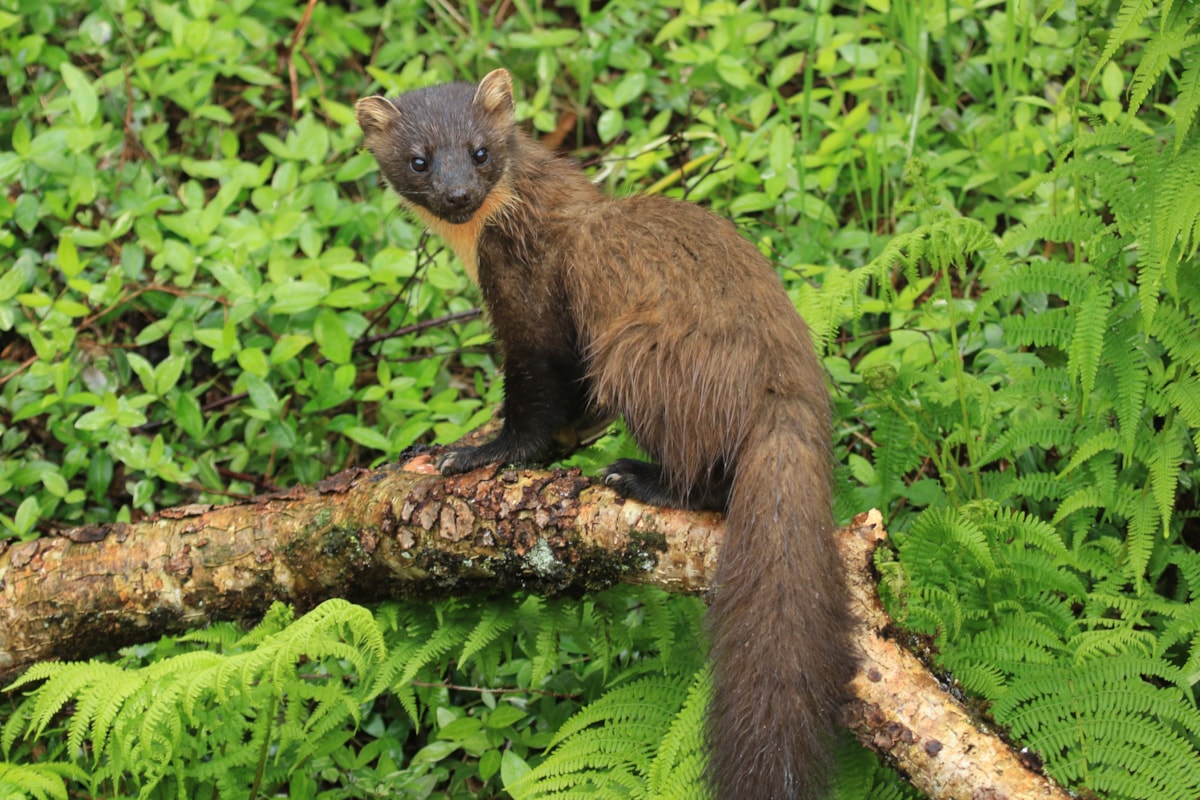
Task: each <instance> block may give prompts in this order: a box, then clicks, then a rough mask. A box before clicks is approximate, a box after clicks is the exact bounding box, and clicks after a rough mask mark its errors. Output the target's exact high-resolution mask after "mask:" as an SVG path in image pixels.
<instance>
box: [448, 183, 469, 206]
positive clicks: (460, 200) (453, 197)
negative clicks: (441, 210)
mask: <svg viewBox="0 0 1200 800" xmlns="http://www.w3.org/2000/svg"><path fill="white" fill-rule="evenodd" d="M470 199H471V194H470V192H468V191H467V190H466V189H464V188H462V187H461V186H460V187H458V188H456V189H451V190H450V191H449V192H447V193H446V205H448V206H450V207H451V208H463V207H464V206H466V205H467V202H468V201H469V200H470Z"/></svg>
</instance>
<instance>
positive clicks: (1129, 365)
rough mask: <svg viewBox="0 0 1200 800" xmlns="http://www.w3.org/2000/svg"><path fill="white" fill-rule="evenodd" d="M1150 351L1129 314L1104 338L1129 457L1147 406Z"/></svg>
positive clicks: (1123, 440)
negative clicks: (1148, 356)
mask: <svg viewBox="0 0 1200 800" xmlns="http://www.w3.org/2000/svg"><path fill="white" fill-rule="evenodd" d="M1147 355H1148V354H1147V353H1146V350H1145V339H1144V336H1143V334H1142V333H1141V332H1140V331H1139V330H1137V328H1136V327H1135V325H1134V324H1133V322H1132V320H1130V319H1129V318H1128V317H1127V318H1125V319H1124V320H1122V323H1121V325H1120V326H1119V327H1118V328H1117V330H1115V331H1113V332H1112V333H1110V335H1109V337H1108V338H1107V340H1106V341H1105V348H1104V362H1105V364H1106V365H1108V366H1109V371H1110V373H1111V375H1112V378H1113V380H1114V381H1115V384H1116V386H1115V389H1116V392H1115V394H1116V397H1115V398H1114V400H1115V401H1116V412H1117V422H1118V425H1119V430H1120V432H1121V452H1122V453H1123V454H1125V456H1126V462H1125V463H1126V465H1128V463H1129V460H1128V457H1129V455H1131V454H1132V453H1133V448H1134V444H1135V443H1136V441H1137V437H1138V435H1139V433H1140V432H1141V429H1142V428H1141V420H1142V414H1143V411H1144V410H1145V406H1146V386H1147V384H1148V382H1149V375H1148V374H1147V370H1146V359H1147Z"/></svg>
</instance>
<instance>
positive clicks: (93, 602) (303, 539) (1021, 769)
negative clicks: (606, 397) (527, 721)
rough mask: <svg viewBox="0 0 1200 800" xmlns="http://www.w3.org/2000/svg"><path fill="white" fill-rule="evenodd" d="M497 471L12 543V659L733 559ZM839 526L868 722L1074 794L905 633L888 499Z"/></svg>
mask: <svg viewBox="0 0 1200 800" xmlns="http://www.w3.org/2000/svg"><path fill="white" fill-rule="evenodd" d="M492 477H493V471H491V470H479V471H477V472H474V473H468V474H466V475H459V476H454V477H443V476H441V475H440V474H438V473H437V471H436V470H435V469H434V468H433V466H432V464H431V462H430V459H429V457H428V456H426V455H422V456H417V457H416V458H413V459H411V460H409V461H408V462H406V463H404V464H402V465H400V464H396V465H390V466H387V467H383V468H381V469H378V470H371V471H367V470H348V471H346V472H343V473H340V474H338V475H335V476H333V477H332V478H330V479H328V480H326V481H323V482H321V483H320V484H318V485H317V486H315V487H313V488H311V489H295V490H292V491H289V492H286V493H281V494H276V495H271V496H264V497H260V498H257V499H255V500H253V501H250V502H246V503H240V504H235V505H229V506H220V507H212V506H184V507H181V508H175V509H167V510H164V511H162V512H160V513H159V514H158V515H156V516H155V517H153V518H151V519H148V520H146V521H144V522H140V523H136V524H116V525H111V526H103V527H86V528H76V529H74V530H71V531H68V532H67V533H66V534H65V535H63V536H59V537H46V538H42V539H38V540H36V541H32V542H23V543H18V544H10V545H8V546H7V547H6V548H4V549H3V551H0V673H4V674H5V675H7V676H11V675H12V674H14V673H15V672H17V671H18V670H20V669H23V668H24V667H26V666H28V665H29V664H30V663H32V662H34V661H38V660H46V659H51V658H71V659H78V658H83V657H87V656H89V655H92V654H95V653H98V652H103V651H112V650H115V649H117V648H118V647H120V646H123V645H125V644H129V643H133V642H138V641H147V640H151V639H154V638H157V637H159V636H161V635H163V634H165V633H170V632H175V631H182V630H185V629H187V628H189V627H196V626H199V625H203V624H205V623H207V622H210V621H213V620H218V619H231V618H241V617H253V618H257V617H259V616H261V615H262V614H263V613H264V612H265V611H266V609H267V608H268V606H269V604H270V603H271V602H273V601H275V600H282V601H286V602H289V603H292V604H294V605H296V606H297V607H298V608H300V609H306V608H310V607H312V606H314V605H316V604H317V603H319V602H321V601H323V600H325V599H327V598H330V597H346V598H349V599H352V600H357V601H369V600H378V599H382V598H386V597H412V596H445V595H448V594H452V593H467V592H479V591H510V590H513V589H517V588H520V589H526V590H530V591H536V592H542V593H556V592H562V591H565V590H578V591H583V590H595V589H601V588H603V587H606V586H609V585H611V584H612V583H614V582H616V581H636V582H641V583H649V584H654V585H657V586H660V587H662V588H664V589H667V590H669V591H676V592H702V591H704V590H705V589H706V588H707V587H708V585H709V582H710V581H711V578H712V576H713V575H714V574H715V567H716V561H717V555H718V553H719V552H720V548H721V542H722V540H723V536H724V526H723V524H722V518H721V516H720V515H719V514H714V513H689V512H684V511H678V510H670V509H660V508H653V507H650V506H645V505H642V504H640V503H636V502H633V501H624V500H621V499H620V498H618V497H617V496H616V495H615V494H614V493H613V492H611V491H610V490H608V489H605V488H603V487H599V486H596V487H593V486H591V485H590V483H589V481H588V480H587V479H586V478H583V477H582V476H580V474H579V472H578V471H577V470H555V471H552V472H544V471H518V470H512V469H504V470H501V471H499V472H498V474H496V475H495V479H491V478H492ZM838 537H839V539H838V541H839V547H841V548H842V552H843V558H844V561H845V564H846V567H847V580H848V583H849V585H850V587H851V593H852V598H853V604H854V608H855V611H856V614H857V616H858V623H857V624H856V626H855V631H854V633H853V639H854V642H855V646H856V647H858V648H859V650H860V660H861V668H860V671H859V674H858V675H857V676H856V677H855V678H854V680H853V682H852V684H851V688H852V692H853V694H854V699H853V700H852V701H851V702H850V703H848V704H847V707H846V715H845V719H846V723H847V725H848V726H849V727H850V728H851V729H852V730H854V731H855V733H856V735H857V736H858V737H859V739H860V740H862V741H863V742H864V743H865V744H866V745H867V746H869V747H871V748H872V749H874V750H876V751H878V752H880V753H882V754H884V755H886V756H888V757H889V758H891V759H892V760H893V762H894V763H895V765H896V766H897V767H898V768H899V769H901V770H902V771H904V772H905V773H906V774H907V775H908V776H909V778H910V780H911V781H912V782H913V784H914V785H916V786H917V787H918V788H920V789H922V790H923V791H925V792H926V793H927V794H928V795H929V796H930V797H932V798H955V799H958V798H962V799H963V800H967V798H970V800H978V798H994V799H995V800H999V799H1000V798H1030V799H1036V800H1066V798H1067V797H1068V795H1067V794H1066V793H1065V792H1063V791H1062V790H1060V789H1058V788H1057V787H1056V786H1054V785H1053V784H1052V783H1051V782H1050V781H1048V780H1047V779H1046V778H1044V777H1042V776H1040V775H1038V774H1037V773H1036V771H1034V770H1031V769H1030V768H1028V767H1027V765H1025V764H1024V763H1023V762H1022V761H1021V759H1020V758H1018V756H1017V755H1016V754H1015V753H1014V752H1013V751H1012V749H1011V748H1010V747H1008V746H1007V745H1006V744H1005V743H1004V742H1003V741H1002V740H1000V739H999V738H997V737H996V736H994V735H992V734H990V733H986V732H984V731H982V730H980V729H979V727H978V725H977V724H976V723H975V722H974V721H973V720H972V719H971V717H970V716H969V715H968V714H967V712H966V711H965V710H964V709H963V707H962V706H961V705H960V704H959V703H958V702H957V701H956V700H955V699H954V698H953V697H952V696H950V695H949V694H948V693H947V692H946V691H945V690H944V688H943V687H942V686H941V685H940V684H939V682H938V681H937V679H936V678H935V677H934V676H933V675H932V674H930V672H929V671H928V670H927V669H926V668H925V667H924V666H923V665H922V664H921V663H920V662H919V661H918V660H917V659H916V658H915V657H914V656H913V655H912V654H911V653H909V652H908V651H907V650H905V649H904V648H903V647H901V646H899V645H898V644H897V643H896V642H895V641H893V640H892V639H891V638H890V635H889V632H890V631H892V630H894V626H893V624H892V622H891V620H890V619H888V617H887V615H886V613H885V612H884V611H883V608H882V606H880V604H879V601H878V598H877V596H876V593H875V580H876V579H875V576H874V572H873V556H874V551H875V547H876V546H877V544H878V543H879V542H880V541H882V540H883V539H884V538H885V537H886V534H885V533H884V531H883V526H882V520H881V518H880V516H879V513H878V512H875V511H872V512H870V513H868V514H863V515H860V516H859V517H858V518H856V519H855V520H854V522H853V524H852V525H850V526H849V527H847V528H843V529H842V530H840V531H839V532H838Z"/></svg>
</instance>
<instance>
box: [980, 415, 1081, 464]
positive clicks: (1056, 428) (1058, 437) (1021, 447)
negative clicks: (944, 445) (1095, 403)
mask: <svg viewBox="0 0 1200 800" xmlns="http://www.w3.org/2000/svg"><path fill="white" fill-rule="evenodd" d="M1072 434H1073V427H1072V425H1071V423H1070V421H1068V420H1063V419H1047V420H1045V421H1040V420H1039V421H1035V422H1031V423H1030V424H1028V425H1024V426H1021V427H1014V428H1009V429H1008V430H1007V431H1005V432H1004V433H1003V434H1001V435H1000V436H999V437H997V439H996V440H995V441H994V442H993V443H992V446H991V447H990V448H988V450H987V451H986V452H985V453H984V454H983V455H982V456H981V457H980V459H979V460H980V463H983V464H990V463H992V462H994V461H996V460H998V459H1001V458H1010V459H1011V458H1015V457H1017V456H1019V455H1021V454H1022V453H1024V452H1025V451H1027V450H1029V449H1030V448H1034V447H1037V448H1040V449H1042V450H1049V449H1051V448H1061V447H1065V446H1066V445H1068V444H1069V443H1070V442H1071V440H1072Z"/></svg>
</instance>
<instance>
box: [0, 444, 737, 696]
mask: <svg viewBox="0 0 1200 800" xmlns="http://www.w3.org/2000/svg"><path fill="white" fill-rule="evenodd" d="M491 474H492V473H491V471H488V470H480V471H478V472H474V473H468V474H466V475H460V476H456V477H452V478H444V477H442V476H441V475H439V474H437V472H436V471H435V470H434V469H433V468H432V467H431V466H430V463H429V459H428V457H426V456H419V457H417V458H414V459H412V460H410V461H409V462H408V463H406V464H404V465H391V466H388V467H384V468H381V469H378V470H371V471H366V470H348V471H346V472H343V473H340V474H338V475H335V476H333V477H331V478H329V479H328V480H326V481H323V482H321V483H320V484H318V485H317V486H316V487H313V488H311V489H309V488H305V489H296V490H293V491H290V492H286V493H283V494H278V495H272V496H263V497H259V498H257V499H255V500H253V501H251V502H247V503H240V504H235V505H228V506H215V507H214V506H200V505H193V506H183V507H179V508H172V509H166V510H164V511H161V512H159V513H158V514H157V515H155V516H154V517H151V518H149V519H147V520H145V521H142V522H138V523H130V524H115V525H106V526H97V527H87V528H76V529H73V530H70V531H67V532H66V533H65V534H64V535H63V536H58V537H44V538H41V539H38V540H35V541H31V542H24V543H18V544H10V545H8V546H7V548H5V549H4V550H3V552H0V677H4V676H8V675H11V674H13V673H14V672H16V671H17V670H19V669H22V668H24V667H26V666H28V665H29V664H31V663H33V662H34V661H43V660H47V659H53V658H61V659H68V658H70V659H78V658H84V657H87V656H90V655H94V654H96V653H100V652H106V651H112V650H115V649H117V648H118V647H121V646H124V645H126V644H130V643H134V642H140V641H148V640H152V639H154V638H157V637H159V636H161V635H163V634H165V633H171V632H176V631H182V630H185V629H187V628H190V627H195V626H198V625H203V624H205V623H206V622H209V621H213V620H220V619H239V618H243V617H249V618H254V617H258V616H261V615H262V614H263V612H265V611H266V609H267V608H268V607H269V605H270V604H271V603H272V602H273V601H275V600H282V601H286V602H288V603H292V604H294V605H295V606H296V607H297V608H299V609H301V610H304V609H308V608H311V607H312V606H314V605H316V604H317V603H320V602H321V601H322V600H326V599H328V598H330V597H346V598H349V599H352V600H357V601H368V600H378V599H383V598H387V597H412V596H446V595H449V594H453V593H467V592H480V591H508V590H512V589H516V588H522V589H528V590H531V591H536V592H541V593H545V594H553V593H556V592H562V591H568V590H574V591H586V590H591V589H599V588H603V587H605V586H609V585H612V584H613V583H614V582H616V581H618V580H631V581H641V582H646V583H654V584H656V585H659V586H662V587H663V588H666V589H669V590H672V591H685V592H697V591H700V590H702V589H703V588H704V586H705V577H706V575H707V574H708V573H709V572H710V571H711V569H712V568H713V567H714V565H715V563H716V562H715V559H716V554H717V552H718V550H719V537H720V532H721V530H722V527H721V518H720V516H719V515H717V514H689V513H686V512H683V511H675V510H667V509H658V508H651V507H648V506H643V505H641V504H638V503H632V502H629V503H626V502H622V501H621V500H620V499H618V498H617V497H616V496H615V495H614V494H613V493H612V492H611V491H608V490H603V489H599V488H591V487H590V485H589V482H588V480H587V479H586V478H583V477H581V476H580V475H579V473H578V471H565V470H558V471H554V472H541V471H517V470H504V471H502V472H500V473H499V474H498V475H497V477H496V479H495V480H488V478H490V477H491Z"/></svg>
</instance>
